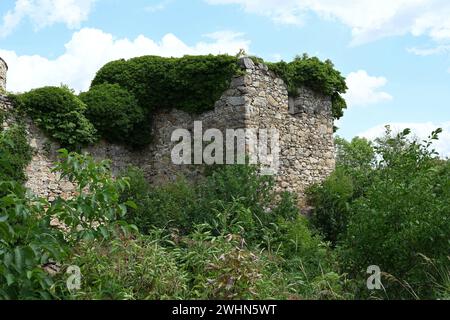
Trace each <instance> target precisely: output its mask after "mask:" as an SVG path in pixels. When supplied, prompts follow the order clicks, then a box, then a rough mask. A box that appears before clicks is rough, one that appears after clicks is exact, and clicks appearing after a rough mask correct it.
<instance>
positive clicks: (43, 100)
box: [15, 87, 97, 149]
mask: <svg viewBox="0 0 450 320" xmlns="http://www.w3.org/2000/svg"><path fill="white" fill-rule="evenodd" d="M15 100H16V103H17V104H18V106H19V107H20V108H23V109H24V110H25V111H26V112H27V113H28V114H29V115H30V116H31V117H32V118H33V120H34V122H35V123H36V125H37V126H38V127H40V128H41V129H42V130H44V131H45V132H46V133H47V134H48V135H49V136H50V137H51V138H53V139H54V140H55V141H57V142H59V143H60V144H61V145H62V146H63V147H67V148H71V149H76V148H77V147H80V146H83V145H87V144H90V143H93V142H95V141H96V139H97V136H96V130H95V128H94V126H93V125H92V124H91V123H90V122H89V120H88V119H86V117H85V116H84V112H85V110H86V106H85V105H84V103H83V102H81V100H80V99H78V98H77V97H76V96H75V95H74V94H73V92H71V91H70V90H69V89H68V88H66V87H44V88H40V89H35V90H31V91H30V92H27V93H24V94H21V95H19V96H18V97H17V98H16V99H15Z"/></svg>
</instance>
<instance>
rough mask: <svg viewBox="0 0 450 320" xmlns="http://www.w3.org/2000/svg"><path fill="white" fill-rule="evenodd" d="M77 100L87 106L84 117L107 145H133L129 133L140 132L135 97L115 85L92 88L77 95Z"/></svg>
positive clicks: (140, 119)
mask: <svg viewBox="0 0 450 320" xmlns="http://www.w3.org/2000/svg"><path fill="white" fill-rule="evenodd" d="M80 99H81V100H82V101H83V102H84V103H85V104H86V106H87V109H86V112H85V114H86V117H87V118H88V119H89V120H90V121H91V123H92V124H94V126H95V128H96V129H97V131H98V132H99V133H100V134H101V135H102V137H103V138H105V139H106V140H108V141H110V142H113V143H114V142H117V143H128V144H130V143H131V144H133V132H134V131H135V130H143V128H141V127H140V125H141V124H142V123H143V122H144V120H145V114H144V111H143V110H142V108H141V107H140V106H139V105H138V103H137V101H136V98H135V97H134V96H133V95H132V94H131V93H130V92H128V91H127V90H125V89H122V88H121V87H120V86H119V85H117V84H101V85H98V86H95V87H93V88H91V89H90V90H89V92H85V93H82V94H80Z"/></svg>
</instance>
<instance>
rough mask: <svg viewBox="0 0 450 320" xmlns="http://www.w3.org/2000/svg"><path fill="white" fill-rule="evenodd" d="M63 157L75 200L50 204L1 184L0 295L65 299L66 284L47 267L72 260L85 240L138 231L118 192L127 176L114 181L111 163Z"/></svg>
mask: <svg viewBox="0 0 450 320" xmlns="http://www.w3.org/2000/svg"><path fill="white" fill-rule="evenodd" d="M61 155H62V162H61V163H60V164H59V165H58V166H57V170H59V171H60V172H61V175H62V177H67V178H68V179H69V180H70V181H72V182H73V183H74V184H75V185H76V186H77V187H78V194H77V195H76V196H74V197H73V198H72V199H68V200H64V199H61V198H59V199H57V200H56V201H55V202H52V203H49V202H48V201H47V200H46V199H43V198H39V197H35V196H33V195H32V194H30V193H28V192H27V191H26V190H25V188H24V187H22V186H21V185H20V184H18V183H16V182H3V181H2V182H0V239H1V241H0V274H1V276H0V298H4V299H55V298H63V297H65V296H66V294H67V289H66V288H65V286H64V285H65V282H64V283H59V281H58V278H54V277H53V276H51V274H50V273H49V272H48V271H47V270H46V268H45V267H46V266H56V265H57V264H61V263H64V262H65V261H67V259H68V258H69V256H70V251H71V249H72V247H73V245H74V244H78V243H79V242H80V241H81V240H86V239H87V240H93V239H99V240H104V239H108V240H109V239H111V238H116V237H117V235H118V234H119V232H120V234H127V233H130V232H131V231H133V230H135V228H134V227H132V226H129V225H127V224H126V223H124V222H121V221H120V218H121V217H122V216H124V215H125V214H126V205H125V204H123V203H121V202H119V190H120V191H123V190H124V188H126V180H120V179H119V180H114V179H112V177H111V173H110V171H109V169H108V166H107V165H106V163H100V164H98V163H95V162H94V161H93V160H92V159H91V158H90V157H86V156H80V155H76V154H73V153H71V154H69V153H67V152H66V151H62V152H61ZM55 221H57V222H58V227H55V226H54V225H53V224H52V222H55Z"/></svg>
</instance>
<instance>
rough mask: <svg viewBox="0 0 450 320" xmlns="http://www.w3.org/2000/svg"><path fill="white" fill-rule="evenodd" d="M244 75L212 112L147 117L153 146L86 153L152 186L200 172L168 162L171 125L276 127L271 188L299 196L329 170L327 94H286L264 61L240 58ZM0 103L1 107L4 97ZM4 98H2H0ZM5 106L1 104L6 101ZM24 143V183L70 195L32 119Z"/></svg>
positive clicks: (101, 147)
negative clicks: (27, 149) (28, 157)
mask: <svg viewBox="0 0 450 320" xmlns="http://www.w3.org/2000/svg"><path fill="white" fill-rule="evenodd" d="M241 64H242V65H243V66H244V67H245V69H246V71H245V74H244V75H242V76H237V77H235V78H233V79H232V81H231V84H230V88H229V90H227V91H226V92H224V94H223V96H222V97H221V98H220V100H219V101H217V102H216V104H215V108H214V110H212V111H209V112H206V113H203V114H201V115H191V114H187V113H185V112H183V111H179V110H176V109H173V110H161V111H159V112H158V113H157V114H155V116H154V122H153V128H152V129H153V137H154V140H153V143H152V144H151V145H149V146H148V147H146V148H145V149H143V150H140V151H130V150H128V149H127V148H126V147H124V146H119V145H113V144H109V143H106V142H104V141H102V142H100V143H98V144H96V145H94V146H91V147H88V148H87V149H86V150H84V151H85V152H88V153H90V154H92V155H93V156H94V157H95V158H96V159H98V160H102V159H110V160H111V161H112V169H113V172H114V173H115V174H117V173H119V172H120V171H122V170H124V169H126V168H127V167H128V166H129V165H134V166H137V167H140V168H142V169H143V171H144V173H145V176H146V177H147V179H148V180H149V181H150V182H151V183H154V184H163V183H166V182H169V181H174V180H176V179H177V177H178V176H180V175H183V176H185V177H187V178H188V180H193V179H196V178H198V177H200V176H201V173H202V170H203V169H204V166H196V165H181V166H178V165H174V164H173V163H172V160H171V152H172V149H173V147H174V146H175V145H176V144H177V142H171V137H172V133H173V132H174V130H176V129H187V130H190V131H191V132H192V131H193V127H194V121H202V122H203V130H204V131H206V130H207V129H210V128H214V129H219V130H221V131H222V132H223V133H224V136H225V131H226V129H241V128H242V129H244V128H245V129H277V130H278V131H279V133H280V167H279V171H278V174H277V175H276V177H275V179H276V181H277V189H278V191H291V192H294V193H296V194H298V195H299V198H300V200H303V198H304V190H305V188H306V187H307V186H309V185H311V184H312V183H315V182H318V181H321V180H322V179H324V178H325V177H326V176H327V175H329V174H330V173H331V172H332V171H333V170H334V167H335V160H334V144H333V118H332V112H331V99H330V97H326V96H322V95H319V94H316V93H315V92H313V91H311V90H309V89H306V88H301V89H299V95H298V97H297V98H295V99H293V98H289V96H288V92H287V88H286V85H285V84H284V82H283V81H282V80H281V79H279V78H277V77H276V76H275V74H273V73H272V72H270V71H269V70H268V68H267V66H265V65H262V64H256V65H255V64H254V63H253V62H252V61H251V60H250V59H247V58H244V59H242V60H241ZM2 99H3V100H0V106H1V105H2V104H3V106H5V101H7V100H6V99H4V98H2ZM2 101H3V102H2ZM6 104H7V103H6ZM28 131H29V137H30V143H31V145H32V146H33V148H34V149H35V154H34V157H33V160H32V162H31V164H30V165H29V167H28V169H27V174H28V177H29V181H28V183H27V186H28V187H29V188H30V189H31V190H32V191H33V192H34V193H36V194H38V195H41V196H46V197H49V198H50V200H52V199H53V198H55V197H57V196H60V195H62V196H70V195H71V192H72V191H73V186H71V185H70V183H69V182H67V181H59V177H58V175H57V174H55V173H52V172H51V170H52V168H53V165H54V162H55V160H56V151H57V150H58V148H59V146H58V145H56V144H55V143H53V142H51V141H49V140H48V139H47V138H46V137H45V135H44V134H43V133H42V132H41V131H40V130H39V129H37V128H36V127H35V126H34V124H33V123H31V121H30V122H29V124H28Z"/></svg>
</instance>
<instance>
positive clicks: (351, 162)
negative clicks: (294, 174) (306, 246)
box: [307, 137, 375, 244]
mask: <svg viewBox="0 0 450 320" xmlns="http://www.w3.org/2000/svg"><path fill="white" fill-rule="evenodd" d="M335 144H336V159H337V164H336V170H335V172H334V173H333V174H332V175H330V176H329V177H328V178H327V179H326V180H325V181H324V182H323V183H321V184H316V185H313V186H312V187H310V188H309V189H308V190H307V196H308V201H309V203H310V204H311V205H312V206H313V207H314V215H313V217H312V223H313V225H314V227H315V228H316V229H318V230H319V231H320V232H321V233H322V235H323V236H324V237H325V239H326V240H327V241H331V242H332V243H333V244H336V242H337V241H338V239H339V238H340V237H341V235H342V234H344V233H345V231H346V230H347V225H348V220H349V218H350V215H351V212H350V211H351V210H350V204H351V203H352V202H353V200H355V199H357V198H359V197H361V196H363V195H364V194H365V191H366V189H367V187H368V186H369V185H370V183H371V181H372V173H373V169H374V165H375V151H374V148H373V145H372V143H371V142H369V141H367V140H366V139H363V138H358V137H356V138H354V139H353V140H352V141H351V142H347V141H345V140H344V139H342V138H339V137H337V138H336V139H335Z"/></svg>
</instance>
